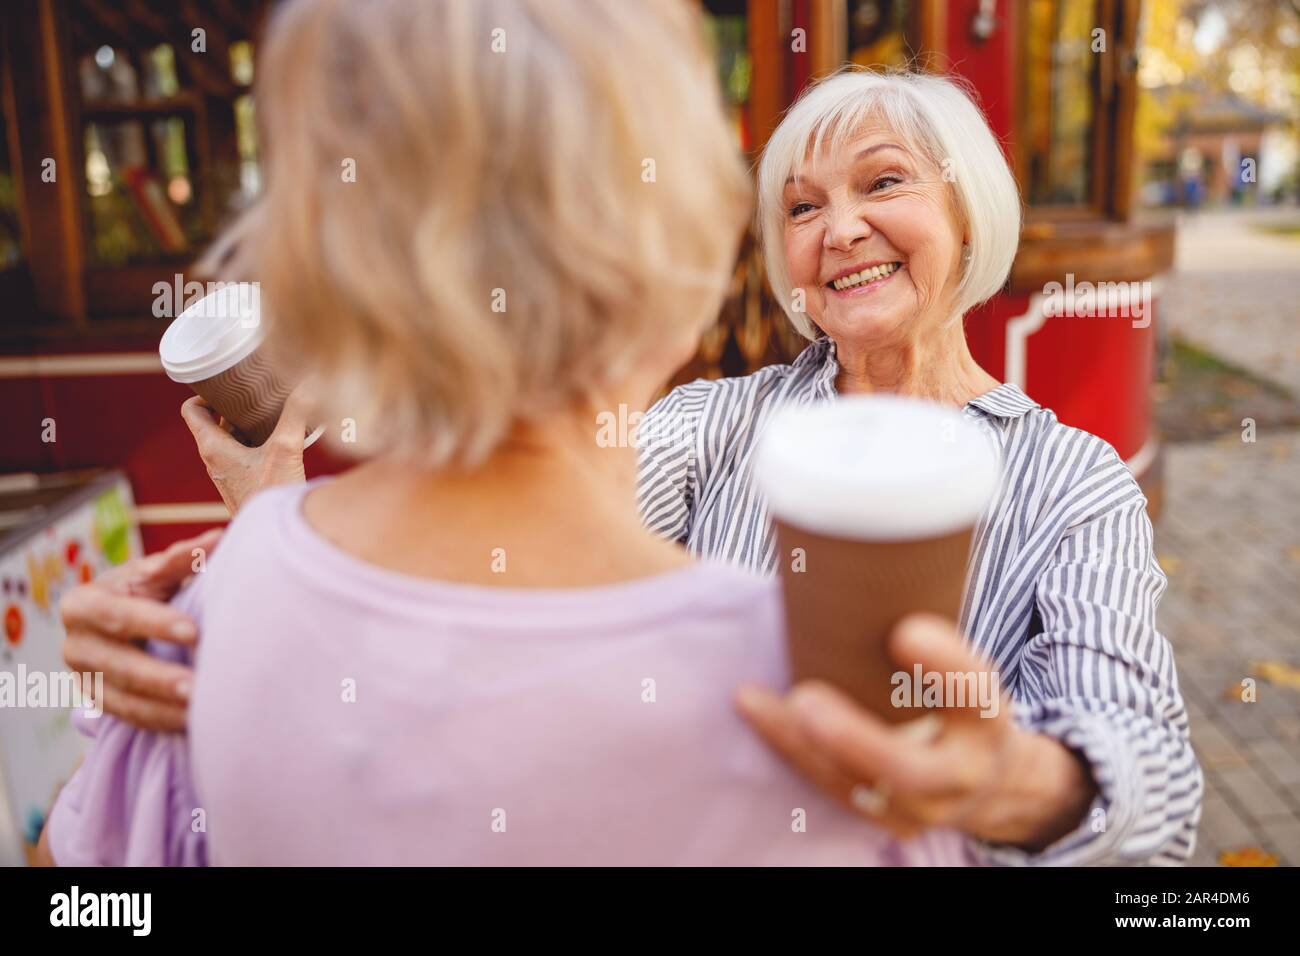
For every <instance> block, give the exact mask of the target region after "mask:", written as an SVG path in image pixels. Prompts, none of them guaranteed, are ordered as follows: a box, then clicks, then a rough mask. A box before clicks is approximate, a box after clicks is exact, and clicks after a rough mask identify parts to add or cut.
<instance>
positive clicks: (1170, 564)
mask: <svg viewBox="0 0 1300 956" xmlns="http://www.w3.org/2000/svg"><path fill="white" fill-rule="evenodd" d="M1156 561H1158V562H1159V563H1160V569H1161V570H1162V571H1164V572H1165V574H1167V575H1170V576H1173V575H1175V574H1177V573H1178V569H1179V567H1181V566H1182V563H1183V562H1182V560H1181V559H1179V558H1173V557H1170V556H1169V555H1167V554H1158V555H1156Z"/></svg>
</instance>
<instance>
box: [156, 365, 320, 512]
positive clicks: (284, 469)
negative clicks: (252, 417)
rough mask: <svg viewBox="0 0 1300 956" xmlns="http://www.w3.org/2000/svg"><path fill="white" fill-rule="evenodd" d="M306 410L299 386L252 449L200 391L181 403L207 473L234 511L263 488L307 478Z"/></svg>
mask: <svg viewBox="0 0 1300 956" xmlns="http://www.w3.org/2000/svg"><path fill="white" fill-rule="evenodd" d="M308 411H309V403H308V400H307V398H306V393H305V391H304V389H303V387H302V386H299V387H298V388H296V389H294V390H293V391H292V392H291V393H290V394H289V398H288V399H287V400H286V401H285V403H284V411H282V412H281V413H280V420H279V422H277V423H276V426H275V431H273V432H272V433H271V436H270V437H269V438H267V440H266V441H265V442H264V443H262V444H261V445H259V446H258V447H256V448H249V447H248V446H247V445H244V444H242V443H241V442H240V441H239V440H238V439H236V438H235V436H234V435H232V434H231V433H230V425H229V424H228V423H227V422H226V420H225V419H223V418H221V417H220V416H219V415H218V414H217V412H216V410H215V409H214V408H213V407H212V406H211V405H209V404H208V403H207V402H206V401H204V400H203V399H202V398H200V397H199V396H197V395H195V396H194V397H193V398H190V399H187V400H186V402H185V404H184V405H182V406H181V417H183V418H184V419H185V424H187V425H189V427H190V431H191V432H192V433H193V435H194V442H195V444H196V445H198V449H199V457H200V458H202V459H203V464H204V465H206V466H207V469H208V477H210V478H211V479H212V483H213V484H214V485H216V486H217V491H218V492H220V493H221V500H222V501H224V502H225V503H226V507H227V508H228V509H229V510H230V513H231V514H232V515H233V514H234V513H235V512H236V511H238V510H239V509H240V508H241V507H242V506H243V504H244V502H245V501H247V500H248V499H249V498H250V497H251V496H252V495H253V494H255V493H256V492H258V491H261V490H262V489H263V488H269V487H270V486H272V485H291V484H296V483H298V482H302V481H306V480H307V472H306V470H305V468H304V466H303V461H302V455H303V444H304V442H305V441H306V437H307V414H308Z"/></svg>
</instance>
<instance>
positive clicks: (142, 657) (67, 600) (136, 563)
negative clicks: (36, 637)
mask: <svg viewBox="0 0 1300 956" xmlns="http://www.w3.org/2000/svg"><path fill="white" fill-rule="evenodd" d="M220 539H221V529H219V528H216V529H213V530H212V531H208V532H205V533H204V534H201V535H199V536H198V537H197V538H190V539H188V540H186V541H178V542H176V543H175V544H173V545H172V546H171V547H170V548H168V549H167V550H165V551H160V552H158V553H157V554H151V555H149V556H148V557H143V558H135V559H133V560H131V561H128V562H127V563H126V564H124V565H122V566H121V567H117V568H114V569H113V570H111V571H108V572H106V573H104V574H101V575H100V576H99V577H98V578H96V579H95V580H94V581H92V582H91V583H89V584H83V585H81V586H80V587H77V588H74V589H73V590H71V591H69V592H68V593H67V594H66V595H65V596H64V598H63V600H62V601H61V602H60V603H59V613H60V615H61V616H62V618H63V626H64V628H65V629H66V630H67V636H66V637H65V638H64V641H63V659H64V661H65V662H66V663H67V665H68V668H69V669H70V670H72V671H73V672H74V673H84V672H91V673H94V672H102V673H103V675H104V695H103V707H104V711H105V712H106V713H109V714H112V715H113V716H114V717H118V718H120V719H122V720H124V721H126V722H127V723H129V724H134V725H135V726H137V727H142V728H144V729H146V730H164V731H173V730H184V729H185V709H186V707H187V706H188V703H189V693H190V686H191V679H192V673H191V671H190V669H189V668H188V667H185V666H184V665H182V664H177V663H174V662H171V661H162V660H159V659H157V658H156V657H153V656H151V655H150V654H148V653H146V652H145V651H144V650H143V649H142V648H140V647H138V646H137V645H136V644H135V643H134V642H135V641H136V640H137V639H141V638H153V639H156V640H160V641H172V642H174V643H178V644H193V643H194V642H195V640H197V638H198V629H197V628H196V627H195V624H194V621H192V620H191V619H190V618H189V617H187V616H186V615H184V614H182V613H181V612H180V611H178V610H176V609H175V608H173V607H171V606H170V605H168V604H167V603H166V602H167V601H168V600H170V599H171V597H172V596H173V595H174V594H175V593H176V592H177V591H178V590H180V587H181V585H182V584H183V583H184V582H185V581H186V580H187V579H188V578H189V577H190V574H191V573H192V572H191V569H192V567H193V562H194V560H195V559H194V551H195V549H201V550H202V551H203V552H204V553H205V555H207V554H210V553H211V551H212V549H213V548H215V547H216V545H217V542H218V541H219V540H220Z"/></svg>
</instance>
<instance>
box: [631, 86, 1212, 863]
mask: <svg viewBox="0 0 1300 956" xmlns="http://www.w3.org/2000/svg"><path fill="white" fill-rule="evenodd" d="M758 188H759V196H758V202H759V226H760V231H761V238H762V242H763V252H764V258H765V261H766V265H767V272H768V276H769V278H770V281H771V284H772V290H773V292H774V294H775V296H776V298H777V300H778V301H779V302H780V303H781V305H782V307H783V308H784V309H785V312H786V314H787V315H788V316H789V319H790V321H791V323H792V324H793V325H794V327H795V328H796V329H797V330H798V331H799V332H800V333H801V334H802V335H803V336H804V337H805V338H807V339H809V340H810V342H811V344H809V345H808V346H807V347H806V348H805V349H804V351H803V352H802V353H801V354H800V355H799V356H798V358H796V359H795V361H794V362H793V363H791V364H789V365H779V366H771V367H768V368H764V369H761V370H760V371H758V372H756V373H754V374H753V375H749V376H746V377H743V378H736V379H724V380H721V381H703V380H701V381H696V382H693V383H690V384H687V385H683V386H681V387H679V388H677V389H675V390H674V391H673V392H671V393H670V394H669V395H668V396H666V397H665V398H664V399H662V400H661V401H660V402H659V403H658V404H657V405H656V406H655V407H654V409H652V411H651V413H650V414H649V415H648V416H647V420H646V423H645V426H644V429H645V431H646V433H647V434H648V435H649V436H651V438H652V439H653V438H654V437H655V436H657V435H669V436H676V435H680V434H685V435H687V436H688V440H687V441H680V440H676V439H674V440H671V441H664V442H655V441H653V440H652V441H651V442H649V443H647V445H646V448H645V449H644V454H643V458H642V465H641V467H642V473H641V483H640V491H641V504H642V510H643V516H644V518H645V520H646V522H647V524H649V525H650V527H652V528H655V529H656V530H658V531H659V532H660V533H662V534H664V535H665V536H666V537H670V538H672V539H675V540H679V541H682V542H684V543H685V544H686V545H687V547H688V548H690V550H691V551H693V552H695V553H697V554H701V555H716V556H719V557H723V558H726V559H728V560H731V561H734V562H736V563H738V564H741V565H743V566H745V567H749V568H753V569H755V570H761V571H765V572H768V573H771V572H773V571H774V570H775V569H776V567H777V562H778V560H779V556H778V555H777V553H776V550H775V549H776V545H775V537H774V534H773V532H772V529H771V527H770V525H769V523H768V520H767V515H766V513H765V509H764V504H763V502H762V500H761V499H760V497H759V495H758V494H757V493H756V491H755V487H754V483H753V479H752V475H751V471H750V465H751V460H752V457H753V449H754V446H755V443H756V440H757V438H758V436H759V435H760V434H761V433H762V430H763V428H764V426H765V424H766V423H767V421H768V419H769V417H770V415H771V413H772V412H773V411H774V410H775V409H776V408H777V407H778V406H780V405H782V404H785V403H809V402H815V401H829V400H833V399H834V398H835V397H836V396H839V395H852V394H858V393H871V392H892V393H897V394H902V395H911V396H915V397H918V398H924V399H930V400H932V401H937V402H942V403H946V404H949V405H955V406H960V407H961V408H962V409H963V410H964V412H965V414H966V415H968V416H969V417H970V418H971V419H973V420H974V421H975V422H977V423H978V424H979V425H980V426H981V427H983V428H984V429H986V430H987V431H988V432H989V433H990V434H991V435H992V436H994V437H995V438H996V441H997V443H998V446H999V447H1000V449H1001V454H1002V483H1001V487H1000V489H999V491H998V492H997V494H996V496H995V498H994V500H993V502H992V504H991V505H990V507H989V508H988V510H987V511H986V513H985V514H984V516H983V517H982V519H981V521H980V523H979V525H978V527H977V529H976V538H975V543H974V546H973V549H972V550H973V553H972V557H971V567H970V571H969V578H968V586H967V591H966V594H965V597H964V600H963V607H962V615H961V617H962V619H961V621H960V624H959V627H955V628H954V627H950V626H946V625H944V624H942V623H939V622H936V621H929V622H926V623H924V624H922V623H920V622H915V621H914V622H910V623H911V629H912V631H913V633H912V634H911V635H910V636H909V634H908V633H907V630H908V629H907V628H901V629H900V633H899V634H897V635H896V637H895V640H896V641H903V642H911V643H909V644H908V651H909V652H910V653H911V658H909V659H915V658H916V657H917V656H919V655H921V653H922V652H921V650H920V645H921V644H925V643H926V642H929V647H928V651H927V652H928V654H929V655H930V656H931V657H932V658H941V657H944V655H951V657H950V658H949V660H950V666H949V667H948V668H944V669H947V670H958V671H964V670H966V669H967V668H969V667H973V666H978V665H975V664H973V663H972V662H970V661H966V662H965V663H963V662H962V654H961V653H960V652H959V651H958V647H959V646H960V644H961V642H962V641H963V639H964V640H966V641H967V642H968V643H969V646H970V647H971V648H972V649H973V650H974V651H975V652H977V653H978V654H979V655H981V656H982V657H984V658H985V659H986V660H987V661H988V662H991V664H992V666H994V667H996V668H997V672H998V675H999V677H1000V679H1001V683H1002V686H1003V687H1004V689H1007V690H1009V691H1010V692H1011V694H1012V697H1013V699H1014V701H1015V702H1016V704H1017V705H1019V706H1018V720H1017V721H1015V722H1014V723H1013V722H1011V721H1005V722H1003V721H973V722H971V721H967V722H957V721H953V722H951V723H950V725H949V726H948V728H947V729H946V731H945V732H944V734H942V735H941V736H940V738H939V739H938V740H937V741H935V742H933V743H932V744H930V745H929V746H924V747H920V746H917V744H916V743H915V741H913V740H911V739H909V738H908V736H907V734H906V732H905V731H902V730H899V729H898V728H890V727H888V726H887V725H885V724H884V723H882V722H881V721H879V720H878V719H876V718H874V717H873V716H872V715H870V714H869V713H867V712H866V711H864V710H862V709H861V708H859V707H857V706H856V705H855V704H854V703H853V702H852V701H851V700H849V699H848V698H847V697H846V696H845V695H843V694H841V693H838V692H837V691H836V690H834V689H833V688H830V687H828V686H825V685H821V684H815V683H811V682H810V683H809V684H808V685H807V686H801V687H797V688H796V689H795V690H794V691H793V692H792V693H791V694H790V695H788V696H787V697H786V698H785V699H782V698H780V697H778V696H776V695H774V694H772V693H770V692H765V691H762V690H761V689H758V688H749V689H746V690H745V692H744V693H742V695H741V698H740V701H741V706H742V709H743V711H744V712H745V713H746V715H747V716H748V717H749V719H750V720H751V722H752V723H753V724H754V725H755V726H756V727H757V728H758V729H759V731H760V732H761V733H763V735H764V736H765V737H766V738H767V739H768V740H769V742H771V743H772V744H773V745H774V746H775V747H777V748H778V749H779V750H781V751H782V752H783V753H784V754H785V755H786V756H787V758H788V759H790V760H791V761H792V762H793V763H794V764H795V765H797V766H799V767H800V768H801V769H802V770H804V771H805V772H806V773H807V774H809V775H810V776H811V777H812V778H813V779H816V780H817V781H818V782H819V783H821V784H822V785H823V786H824V787H825V788H826V789H828V790H830V791H831V792H833V793H836V794H837V795H839V796H841V797H842V798H844V799H846V800H848V801H849V802H851V803H855V804H857V805H858V806H859V807H860V809H862V810H863V811H864V812H866V813H868V814H870V815H873V816H877V817H880V818H882V819H884V820H885V821H886V822H887V823H889V824H890V825H891V826H893V827H894V828H895V829H897V830H899V831H900V832H912V831H913V830H915V829H917V828H922V827H926V826H935V825H941V824H942V825H949V826H957V827H959V828H962V829H964V830H966V831H967V832H969V833H972V834H973V835H975V836H978V837H981V838H982V840H981V843H980V847H981V850H982V853H983V856H984V858H985V859H986V860H989V861H994V862H1050V863H1067V864H1068V863H1098V862H1101V863H1142V862H1157V863H1159V862H1165V863H1172V862H1180V861H1184V860H1186V859H1187V858H1188V857H1189V856H1190V854H1191V852H1192V849H1193V847H1194V843H1195V834H1196V826H1197V823H1198V820H1199V817H1200V801H1201V794H1202V786H1203V784H1202V778H1201V772H1200V768H1199V766H1198V764H1197V761H1196V757H1195V755H1194V753H1193V751H1192V748H1191V745H1190V743H1189V739H1188V721H1187V714H1186V711H1185V709H1184V706H1183V702H1182V698H1181V696H1180V694H1179V691H1178V681H1177V676H1176V672H1175V667H1174V659H1173V652H1172V650H1171V648H1170V646H1169V644H1168V642H1167V641H1166V640H1165V638H1164V637H1162V636H1161V635H1160V633H1159V632H1158V631H1157V629H1156V605H1157V602H1158V601H1159V598H1160V595H1161V593H1162V592H1163V591H1164V588H1165V585H1166V580H1165V576H1164V574H1163V572H1162V571H1161V569H1160V566H1159V565H1158V564H1157V562H1156V559H1155V556H1154V553H1153V550H1152V529H1151V523H1150V520H1149V519H1148V516H1147V513H1146V500H1145V498H1144V496H1143V494H1142V492H1141V490H1140V488H1139V487H1138V485H1137V482H1136V481H1135V480H1134V478H1133V476H1132V474H1131V473H1130V472H1129V470H1128V468H1127V467H1126V466H1125V464H1124V462H1123V461H1122V460H1121V459H1120V458H1119V456H1118V455H1117V454H1116V452H1115V450H1114V449H1113V448H1112V447H1111V446H1110V445H1108V444H1107V443H1106V442H1104V441H1102V440H1101V439H1100V438H1097V437H1096V436H1094V435H1090V434H1088V433H1086V432H1083V431H1080V430H1078V429H1075V428H1069V427H1067V426H1064V425H1062V424H1060V423H1059V422H1058V421H1057V420H1056V416H1055V415H1053V414H1052V412H1051V411H1049V410H1047V409H1044V408H1042V407H1040V406H1039V405H1038V404H1037V403H1036V402H1034V401H1033V400H1032V399H1030V398H1029V397H1028V396H1027V395H1026V394H1025V393H1024V392H1023V391H1021V390H1020V389H1019V388H1017V387H1016V386H1015V385H1011V384H1003V383H1000V382H998V381H997V380H996V379H995V378H994V377H993V376H991V375H990V374H989V373H988V372H986V371H985V370H984V369H982V368H981V367H980V366H979V365H978V364H977V363H976V361H975V359H974V358H973V357H972V355H971V353H970V349H969V348H968V346H967V343H966V338H965V331H964V328H963V318H964V316H965V315H966V313H967V312H968V311H970V310H971V309H972V308H974V307H975V306H977V305H979V304H980V303H982V302H983V301H985V300H986V299H988V298H989V297H991V296H992V295H994V294H995V293H996V292H998V290H999V289H1000V288H1001V287H1002V285H1003V283H1004V282H1005V280H1006V277H1007V274H1008V272H1009V271H1010V268H1011V263H1012V260H1013V259H1014V258H1015V253H1016V245H1017V242H1018V239H1019V232H1020V200H1019V195H1018V193H1017V190H1016V185H1015V181H1014V179H1013V178H1012V175H1011V171H1010V169H1009V168H1008V166H1007V163H1006V160H1005V158H1004V156H1003V153H1002V150H1001V149H1000V148H999V146H998V144H997V142H996V140H995V139H994V137H993V134H992V133H991V131H990V130H989V128H988V126H987V125H986V123H985V121H984V118H983V117H982V115H981V114H980V112H979V110H978V109H977V107H976V106H975V105H974V104H973V102H972V101H971V99H970V98H969V97H968V96H967V95H966V94H965V92H963V90H962V89H961V88H960V87H958V86H957V85H956V84H955V83H953V82H952V81H950V80H948V79H945V78H943V77H938V76H930V75H923V74H884V75H882V74H878V73H874V72H868V71H862V72H859V71H848V72H841V73H839V74H837V75H834V76H831V77H829V78H827V79H826V80H824V81H822V82H821V83H819V84H817V85H815V86H814V87H812V88H811V89H810V90H809V91H808V92H807V93H806V94H805V95H804V96H803V97H802V98H801V99H800V100H799V101H798V102H797V103H796V104H795V105H794V106H793V107H792V108H791V110H790V111H789V113H788V114H787V115H786V116H785V118H784V120H783V121H782V122H781V124H780V126H779V127H778V128H777V129H776V131H775V132H774V134H773V136H772V138H771V140H770V141H769V142H768V144H767V147H766V149H765V151H764V154H763V158H762V163H761V165H760V167H759V173H758ZM921 630H926V631H928V633H925V634H920V633H916V632H918V631H921ZM963 635H964V636H965V637H964V638H963Z"/></svg>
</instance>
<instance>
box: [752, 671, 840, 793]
mask: <svg viewBox="0 0 1300 956" xmlns="http://www.w3.org/2000/svg"><path fill="white" fill-rule="evenodd" d="M736 706H737V709H738V710H739V711H740V714H741V716H742V717H744V718H745V720H746V721H748V722H749V724H750V726H751V727H753V728H754V730H755V731H757V732H758V735H759V736H760V737H761V738H763V741H764V742H765V743H766V744H767V745H768V746H769V747H771V748H772V749H773V750H775V751H776V752H777V753H778V754H780V756H781V757H782V758H784V759H785V760H786V761H787V762H788V763H789V764H791V765H792V766H793V767H794V768H795V769H796V770H798V771H799V772H800V773H802V774H803V775H804V776H805V777H807V778H808V779H809V780H811V781H812V782H813V783H814V784H815V785H816V786H818V787H820V788H821V789H822V790H824V791H826V792H827V793H829V794H830V795H831V796H833V797H835V799H837V800H839V801H841V802H842V803H846V804H850V805H852V800H851V793H852V790H853V787H854V786H855V785H856V784H857V783H859V782H860V780H853V779H850V778H848V777H846V776H844V775H843V774H842V773H840V772H839V771H838V770H837V769H836V766H835V764H834V763H833V762H832V761H830V760H828V759H826V757H825V756H824V755H823V754H821V753H820V752H819V751H818V750H817V748H816V747H814V746H813V745H812V742H811V741H810V740H809V739H808V737H807V735H806V734H805V733H804V730H803V727H802V722H801V721H800V719H799V717H798V715H797V714H795V713H794V711H793V710H792V709H791V708H790V706H789V704H788V703H787V702H786V701H785V699H784V698H782V697H781V696H780V695H778V694H774V693H772V692H771V691H770V690H767V689H765V688H761V687H753V686H749V687H743V688H741V689H740V691H739V692H738V693H737V695H736Z"/></svg>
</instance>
